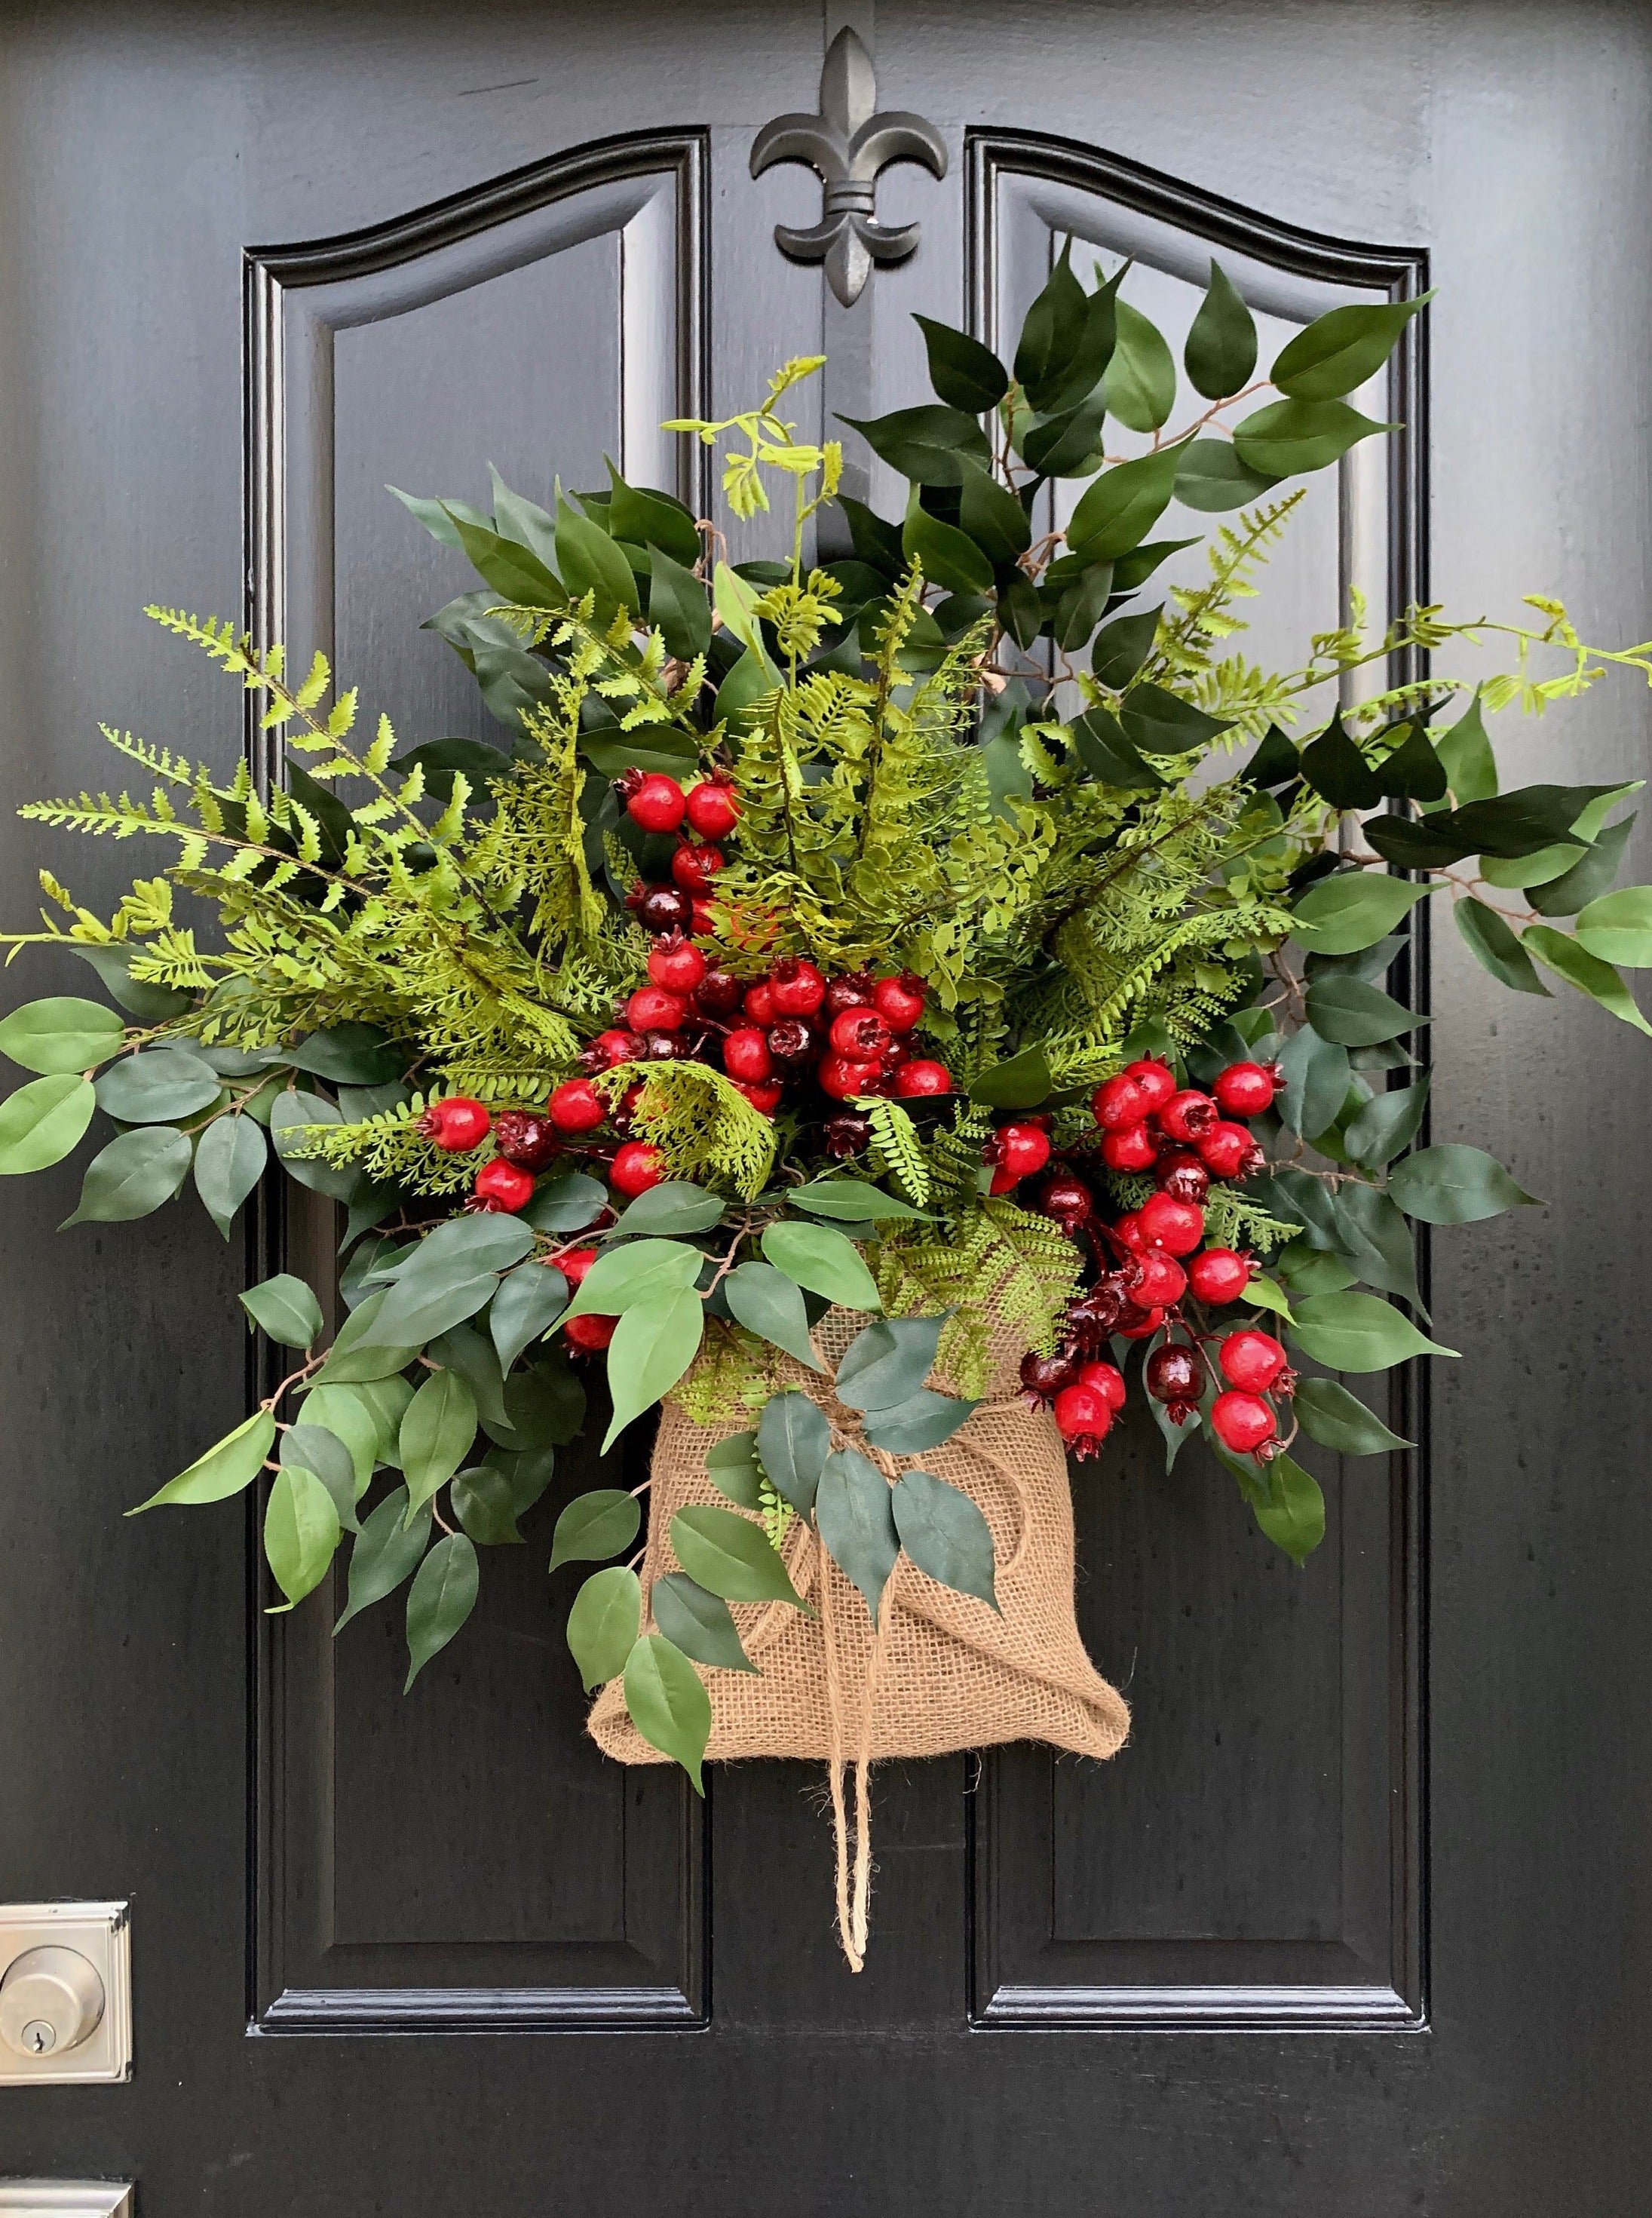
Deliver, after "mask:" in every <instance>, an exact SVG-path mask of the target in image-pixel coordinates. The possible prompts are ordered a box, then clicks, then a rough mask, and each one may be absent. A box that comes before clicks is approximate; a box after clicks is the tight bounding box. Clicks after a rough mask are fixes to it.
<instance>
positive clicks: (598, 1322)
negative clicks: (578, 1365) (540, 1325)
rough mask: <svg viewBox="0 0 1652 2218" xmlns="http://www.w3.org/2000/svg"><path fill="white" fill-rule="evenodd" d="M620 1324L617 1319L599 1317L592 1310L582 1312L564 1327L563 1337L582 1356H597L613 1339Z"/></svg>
mask: <svg viewBox="0 0 1652 2218" xmlns="http://www.w3.org/2000/svg"><path fill="white" fill-rule="evenodd" d="M619 1322H620V1321H619V1319H618V1317H597V1316H594V1315H593V1314H592V1313H591V1311H590V1310H582V1311H581V1313H580V1314H579V1316H578V1317H570V1318H569V1319H568V1321H567V1323H566V1324H565V1325H564V1326H563V1328H562V1333H563V1337H564V1338H565V1339H566V1341H567V1343H568V1345H569V1347H570V1348H578V1349H579V1352H580V1354H582V1355H596V1354H599V1353H600V1352H601V1350H602V1349H603V1348H606V1347H607V1346H608V1343H609V1341H610V1340H612V1339H613V1337H614V1334H615V1331H616V1329H617V1327H618V1325H619Z"/></svg>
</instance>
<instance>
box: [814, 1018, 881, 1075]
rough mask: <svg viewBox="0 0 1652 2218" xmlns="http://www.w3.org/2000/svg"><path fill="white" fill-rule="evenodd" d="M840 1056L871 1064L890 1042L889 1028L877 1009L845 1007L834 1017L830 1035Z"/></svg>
mask: <svg viewBox="0 0 1652 2218" xmlns="http://www.w3.org/2000/svg"><path fill="white" fill-rule="evenodd" d="M828 1037H829V1038H830V1039H831V1041H832V1046H833V1048H834V1049H835V1050H837V1052H838V1054H839V1055H847V1056H854V1057H856V1058H857V1060H858V1061H860V1062H862V1063H870V1062H872V1061H874V1060H875V1057H877V1056H881V1055H882V1053H883V1051H884V1050H885V1049H886V1048H887V1047H888V1044H889V1027H888V1025H886V1024H885V1023H884V1021H883V1019H882V1017H881V1016H879V1014H878V1013H877V1011H876V1010H875V1009H845V1010H844V1011H842V1013H840V1014H839V1015H838V1016H835V1017H833V1019H832V1030H831V1032H830V1034H829V1035H828Z"/></svg>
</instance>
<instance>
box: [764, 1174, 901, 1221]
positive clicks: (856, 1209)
mask: <svg viewBox="0 0 1652 2218" xmlns="http://www.w3.org/2000/svg"><path fill="white" fill-rule="evenodd" d="M786 1199H787V1200H788V1201H789V1203H790V1205H791V1206H792V1207H793V1208H794V1209H806V1210H807V1211H808V1212H809V1214H810V1215H811V1216H812V1217H838V1218H839V1219H841V1221H842V1222H843V1223H844V1224H875V1223H878V1222H880V1221H881V1220H882V1219H884V1218H887V1217H899V1218H901V1219H902V1220H904V1221H906V1223H912V1222H913V1221H914V1220H915V1221H917V1222H918V1223H919V1224H928V1223H929V1221H930V1220H929V1219H928V1218H927V1217H925V1215H924V1213H923V1211H921V1210H918V1209H914V1208H913V1205H912V1204H911V1203H910V1202H907V1201H897V1200H896V1199H895V1197H894V1194H892V1193H884V1191H883V1189H882V1186H869V1185H868V1184H867V1182H866V1180H864V1179H851V1178H833V1179H817V1180H815V1181H814V1184H813V1185H812V1186H794V1187H793V1188H792V1190H791V1192H790V1193H789V1194H788V1195H787V1196H786Z"/></svg>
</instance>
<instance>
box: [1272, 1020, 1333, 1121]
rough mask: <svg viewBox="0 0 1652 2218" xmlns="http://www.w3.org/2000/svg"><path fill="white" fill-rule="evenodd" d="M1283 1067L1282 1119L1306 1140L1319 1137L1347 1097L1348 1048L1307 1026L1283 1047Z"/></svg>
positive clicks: (1280, 1107)
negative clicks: (1323, 1036)
mask: <svg viewBox="0 0 1652 2218" xmlns="http://www.w3.org/2000/svg"><path fill="white" fill-rule="evenodd" d="M1279 1069H1280V1070H1281V1071H1282V1072H1283V1074H1284V1081H1285V1083H1284V1091H1283V1092H1282V1093H1281V1094H1280V1096H1279V1099H1278V1104H1277V1105H1276V1106H1278V1112H1279V1115H1280V1118H1281V1119H1282V1120H1283V1122H1284V1124H1286V1125H1287V1126H1288V1127H1289V1129H1290V1131H1293V1132H1297V1133H1300V1134H1301V1135H1302V1138H1303V1139H1305V1140H1315V1139H1317V1138H1318V1137H1319V1136H1320V1134H1321V1132H1323V1131H1327V1128H1328V1127H1329V1126H1330V1125H1331V1124H1333V1123H1334V1122H1335V1119H1336V1116H1337V1112H1338V1111H1339V1110H1340V1108H1341V1106H1342V1105H1343V1103H1344V1101H1345V1100H1346V1099H1347V1094H1348V1075H1349V1074H1348V1050H1347V1049H1346V1047H1343V1046H1340V1044H1337V1043H1336V1042H1335V1041H1333V1040H1327V1039H1325V1038H1322V1037H1321V1034H1320V1033H1318V1032H1315V1030H1314V1029H1313V1028H1312V1027H1311V1026H1310V1025H1303V1026H1302V1029H1301V1031H1300V1032H1292V1034H1291V1035H1290V1038H1289V1039H1288V1040H1287V1041H1286V1042H1285V1044H1284V1047H1283V1048H1282V1049H1281V1050H1280V1051H1279Z"/></svg>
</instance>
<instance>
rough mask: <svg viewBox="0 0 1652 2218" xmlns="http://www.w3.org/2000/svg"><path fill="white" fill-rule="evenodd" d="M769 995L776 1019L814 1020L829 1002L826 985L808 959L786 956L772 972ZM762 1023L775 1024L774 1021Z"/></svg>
mask: <svg viewBox="0 0 1652 2218" xmlns="http://www.w3.org/2000/svg"><path fill="white" fill-rule="evenodd" d="M768 994H769V999H770V1001H771V1002H772V1003H773V1004H774V1014H775V1016H776V1017H812V1016H813V1015H814V1012H815V1011H816V1010H817V1009H818V1008H819V1007H820V1005H821V1003H822V1002H823V1001H825V1000H826V980H825V978H824V977H823V976H821V974H820V971H819V970H816V969H815V967H814V963H811V962H809V961H808V960H807V958H806V957H803V956H801V955H783V956H782V957H781V958H780V960H779V961H778V962H777V963H775V964H774V966H773V967H772V969H771V970H770V972H769V977H768ZM747 1007H750V1003H749V1002H748V1003H747ZM758 1021H759V1022H760V1023H762V1022H768V1023H770V1024H772V1023H773V1021H774V1018H773V1017H770V1018H768V1019H758Z"/></svg>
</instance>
